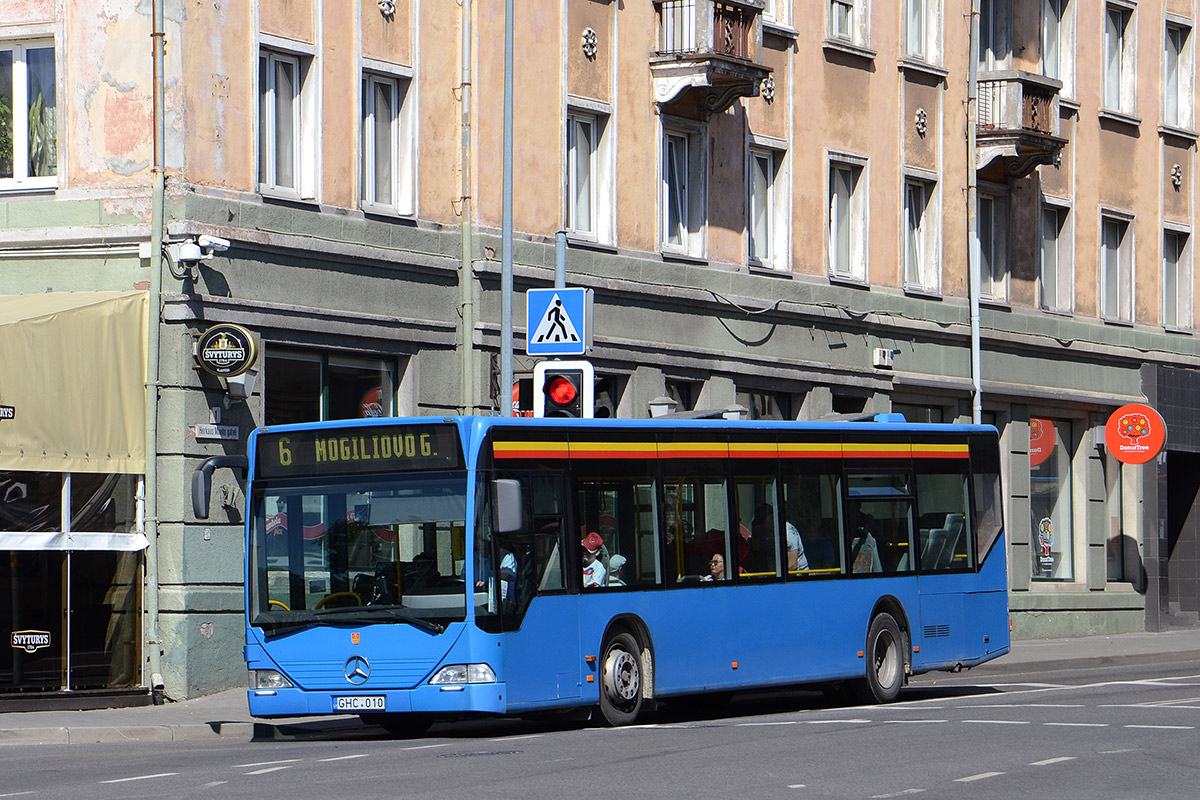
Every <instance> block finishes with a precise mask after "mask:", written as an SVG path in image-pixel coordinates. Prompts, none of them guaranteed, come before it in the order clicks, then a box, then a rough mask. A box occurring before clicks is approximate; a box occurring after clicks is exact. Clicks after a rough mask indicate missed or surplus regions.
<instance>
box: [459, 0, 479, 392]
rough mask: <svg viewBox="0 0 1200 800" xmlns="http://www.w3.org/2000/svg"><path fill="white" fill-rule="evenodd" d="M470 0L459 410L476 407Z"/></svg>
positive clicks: (465, 29) (465, 47) (465, 41)
mask: <svg viewBox="0 0 1200 800" xmlns="http://www.w3.org/2000/svg"><path fill="white" fill-rule="evenodd" d="M471 58H472V53H471V0H463V2H462V87H461V90H462V122H461V125H460V127H461V128H462V156H461V161H462V265H461V266H460V267H459V279H458V281H459V294H460V302H461V304H462V353H461V359H462V375H461V376H460V379H459V380H460V383H461V391H460V402H459V405H461V406H462V412H463V413H464V414H471V413H473V412H474V411H475V403H476V397H475V343H474V341H473V337H474V335H475V275H474V262H475V237H474V233H473V231H472V229H471V215H472V213H473V212H472V208H471V193H472V191H473V189H472V187H471Z"/></svg>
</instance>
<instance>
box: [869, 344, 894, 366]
mask: <svg viewBox="0 0 1200 800" xmlns="http://www.w3.org/2000/svg"><path fill="white" fill-rule="evenodd" d="M871 363H872V364H874V365H875V366H877V367H879V368H880V369H891V368H892V351H891V350H890V349H888V348H886V347H876V348H875V352H874V353H873V354H872V356H871Z"/></svg>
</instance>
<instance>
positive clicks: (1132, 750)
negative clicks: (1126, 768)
mask: <svg viewBox="0 0 1200 800" xmlns="http://www.w3.org/2000/svg"><path fill="white" fill-rule="evenodd" d="M1137 751H1138V748H1136V747H1125V748H1122V749H1121V750H1101V751H1100V755H1102V756H1116V755H1120V754H1121V753H1136V752H1137Z"/></svg>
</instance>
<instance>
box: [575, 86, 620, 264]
mask: <svg viewBox="0 0 1200 800" xmlns="http://www.w3.org/2000/svg"><path fill="white" fill-rule="evenodd" d="M583 130H589V131H590V133H591V138H590V140H588V139H587V138H586V137H581V136H580V134H581V132H582V131H583ZM613 138H614V137H613V134H612V113H611V109H610V108H609V106H607V105H606V104H602V103H596V102H594V101H588V100H584V99H582V98H570V100H569V104H568V106H567V113H566V136H565V140H566V146H565V148H564V153H565V163H564V166H563V176H564V178H563V198H564V210H563V217H564V226H563V227H564V229H565V230H566V231H567V235H568V236H570V237H571V238H573V239H579V240H582V241H589V242H598V243H601V244H615V243H616V225H615V218H616V196H615V194H614V187H615V186H616V166H615V158H614V149H613V145H612V142H613ZM584 169H586V177H587V178H588V179H589V187H588V191H587V199H588V204H589V206H590V208H589V209H588V213H587V215H586V219H585V218H583V217H581V216H580V215H581V212H582V209H581V208H580V207H579V204H578V199H579V197H580V194H579V192H580V184H581V180H582V178H583V177H584V172H583V171H581V170H584Z"/></svg>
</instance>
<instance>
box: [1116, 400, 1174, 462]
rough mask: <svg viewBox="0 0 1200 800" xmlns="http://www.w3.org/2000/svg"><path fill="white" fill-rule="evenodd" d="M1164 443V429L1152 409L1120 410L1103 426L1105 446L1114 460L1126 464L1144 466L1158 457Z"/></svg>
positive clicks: (1134, 406) (1135, 405)
mask: <svg viewBox="0 0 1200 800" xmlns="http://www.w3.org/2000/svg"><path fill="white" fill-rule="evenodd" d="M1166 439H1167V426H1166V424H1165V423H1164V422H1163V418H1162V417H1161V416H1159V414H1158V412H1157V411H1155V410H1154V409H1153V408H1151V407H1150V406H1147V405H1143V404H1141V403H1130V404H1129V405H1125V406H1121V407H1120V408H1118V409H1117V410H1116V411H1114V412H1113V413H1112V415H1111V416H1110V417H1109V418H1108V424H1107V425H1105V426H1104V442H1105V445H1106V446H1107V447H1108V451H1109V452H1110V453H1112V454H1113V458H1115V459H1117V460H1118V461H1120V462H1122V463H1125V464H1145V463H1146V462H1147V461H1149V460H1150V459H1152V458H1154V457H1155V456H1157V455H1158V453H1159V451H1161V450H1162V447H1163V443H1164V442H1166Z"/></svg>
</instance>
